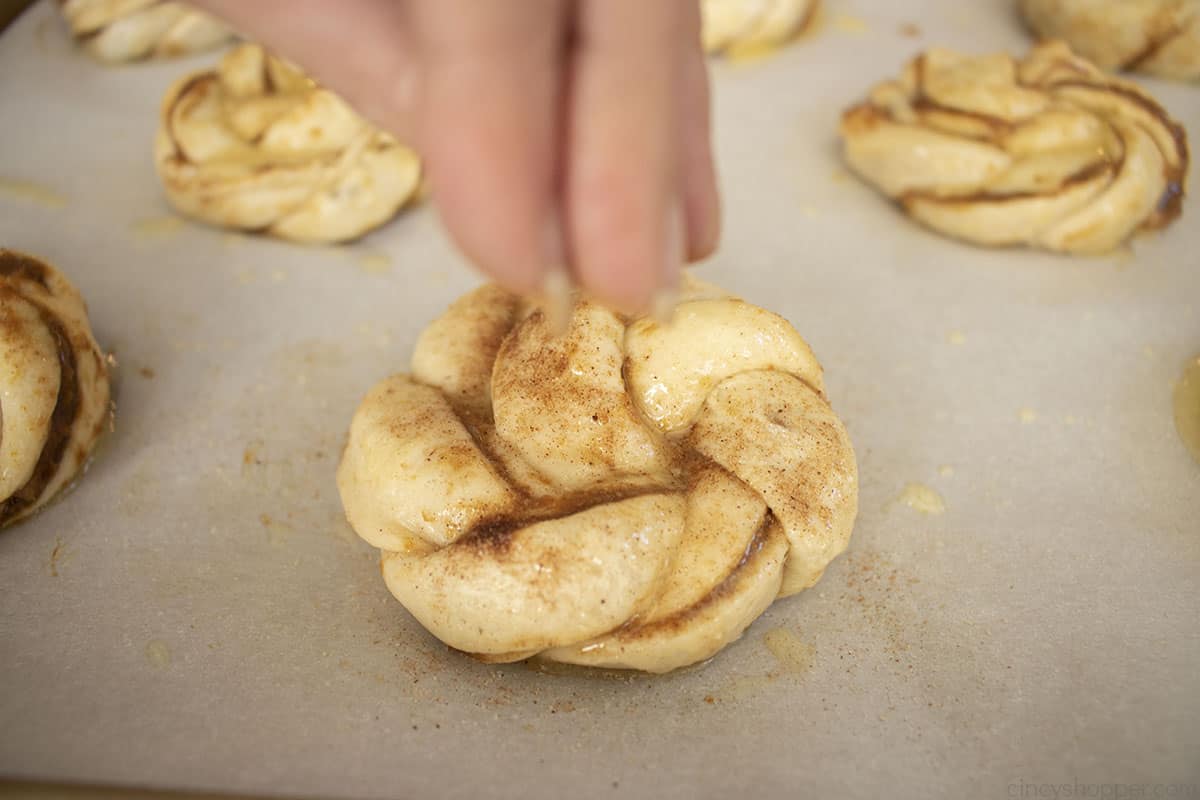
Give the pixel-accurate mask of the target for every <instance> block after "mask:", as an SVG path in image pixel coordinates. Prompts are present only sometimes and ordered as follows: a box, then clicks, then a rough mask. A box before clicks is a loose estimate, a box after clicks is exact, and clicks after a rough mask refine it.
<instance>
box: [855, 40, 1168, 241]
mask: <svg viewBox="0 0 1200 800" xmlns="http://www.w3.org/2000/svg"><path fill="white" fill-rule="evenodd" d="M841 134H842V139H843V142H844V148H845V156H846V160H847V161H848V162H849V164H850V166H851V167H852V168H853V169H854V171H855V172H857V173H858V174H859V175H860V176H862V177H863V178H864V179H866V180H867V181H868V182H869V183H871V184H872V185H874V186H875V187H876V188H877V189H879V190H880V191H882V192H883V193H884V194H886V195H887V196H889V197H891V198H893V199H895V200H896V201H897V202H898V203H899V204H900V205H901V207H902V208H904V210H905V211H907V212H908V214H909V215H911V216H912V217H913V218H914V219H916V220H918V221H920V222H922V223H924V224H925V225H927V226H929V227H930V228H933V229H934V230H936V231H939V232H941V233H944V234H947V235H949V236H954V237H956V238H959V239H965V240H967V241H970V242H974V243H976V244H982V245H1016V244H1026V245H1032V246H1036V247H1043V248H1046V249H1049V250H1055V251H1060V252H1068V253H1085V254H1092V253H1104V252H1106V251H1110V250H1112V249H1114V248H1115V247H1117V246H1118V245H1120V244H1121V243H1123V242H1124V241H1126V240H1127V239H1128V238H1129V237H1130V236H1131V235H1132V234H1133V233H1135V232H1136V231H1139V230H1149V229H1154V228H1161V227H1164V226H1166V225H1167V224H1169V223H1170V222H1171V221H1172V220H1173V219H1175V218H1176V217H1177V216H1179V213H1180V208H1181V204H1182V200H1183V194H1184V178H1185V175H1186V174H1187V167H1188V148H1187V138H1186V135H1185V133H1184V130H1183V127H1182V126H1180V125H1179V123H1177V122H1176V121H1174V120H1173V119H1171V118H1170V117H1169V116H1168V115H1167V113H1166V111H1164V110H1163V108H1162V107H1161V106H1159V105H1158V103H1156V102H1155V101H1154V100H1153V99H1152V98H1151V97H1150V96H1149V95H1147V94H1146V93H1145V92H1143V91H1142V90H1141V89H1139V88H1138V87H1137V86H1135V85H1134V84H1132V83H1129V82H1127V81H1123V80H1120V79H1119V78H1114V77H1111V76H1109V75H1107V74H1105V73H1104V72H1101V71H1100V70H1099V69H1098V68H1097V67H1095V66H1094V65H1092V64H1091V63H1089V62H1087V61H1085V60H1084V59H1082V58H1080V57H1078V56H1076V55H1074V54H1072V53H1071V51H1070V50H1069V49H1068V48H1067V46H1066V45H1065V44H1063V43H1061V42H1053V43H1046V44H1041V45H1038V46H1037V47H1035V48H1034V49H1033V50H1032V51H1031V52H1030V54H1029V56H1028V57H1026V58H1025V59H1024V60H1023V61H1017V60H1015V59H1013V58H1011V57H1009V56H1007V55H1002V54H995V55H987V56H966V55H960V54H958V53H955V52H952V51H950V50H944V49H940V48H935V49H931V50H929V51H927V52H926V53H924V54H922V55H920V56H918V57H917V58H916V59H915V60H914V61H912V62H911V63H910V64H909V65H908V66H907V68H906V69H905V70H904V73H903V75H902V76H901V77H900V79H899V80H896V81H887V82H886V83H882V84H880V85H878V86H876V87H875V88H874V89H873V90H872V91H871V95H870V98H869V99H868V100H867V101H866V102H864V103H861V104H859V105H857V106H854V107H853V108H851V109H850V110H848V111H847V112H846V113H845V114H844V115H843V117H842V124H841Z"/></svg>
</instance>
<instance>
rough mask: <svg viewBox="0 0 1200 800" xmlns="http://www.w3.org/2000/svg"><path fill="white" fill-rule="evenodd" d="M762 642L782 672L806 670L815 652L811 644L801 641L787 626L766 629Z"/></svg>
mask: <svg viewBox="0 0 1200 800" xmlns="http://www.w3.org/2000/svg"><path fill="white" fill-rule="evenodd" d="M763 643H764V644H765V645H766V646H767V649H768V650H770V651H771V655H773V656H775V660H776V661H778V662H779V666H780V667H781V668H782V669H783V671H784V672H793V673H797V672H807V671H808V669H809V668H810V667H812V663H813V655H814V654H815V653H814V650H813V647H812V645H810V644H806V643H805V642H803V641H801V640H800V638H799V637H798V636H796V634H794V633H792V632H791V631H789V630H788V629H787V628H775V629H774V630H770V631H767V633H766V635H765V636H764V637H763Z"/></svg>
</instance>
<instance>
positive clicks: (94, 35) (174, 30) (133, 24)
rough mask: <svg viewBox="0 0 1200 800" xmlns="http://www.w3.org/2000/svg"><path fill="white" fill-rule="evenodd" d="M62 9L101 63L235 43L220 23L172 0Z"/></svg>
mask: <svg viewBox="0 0 1200 800" xmlns="http://www.w3.org/2000/svg"><path fill="white" fill-rule="evenodd" d="M58 5H59V8H60V9H61V10H62V14H63V16H64V17H65V18H66V20H67V23H68V24H69V25H70V26H71V33H72V34H73V35H74V36H75V38H76V39H77V40H78V41H79V42H81V43H82V44H83V45H84V47H86V48H87V50H88V52H90V53H91V54H92V55H94V56H95V57H96V58H98V59H100V60H101V61H108V62H112V63H116V62H122V61H136V60H138V59H142V58H172V57H175V56H182V55H187V54H189V53H199V52H202V51H204V50H211V49H213V48H215V47H219V46H221V45H223V44H225V43H226V42H228V41H230V40H232V39H233V32H232V31H231V30H229V28H227V27H226V26H225V25H223V24H222V23H221V22H219V21H218V20H216V19H214V18H213V17H211V16H209V15H208V14H205V13H204V12H203V11H197V10H196V9H194V8H191V7H190V6H188V5H187V4H185V3H176V2H171V1H170V0H58Z"/></svg>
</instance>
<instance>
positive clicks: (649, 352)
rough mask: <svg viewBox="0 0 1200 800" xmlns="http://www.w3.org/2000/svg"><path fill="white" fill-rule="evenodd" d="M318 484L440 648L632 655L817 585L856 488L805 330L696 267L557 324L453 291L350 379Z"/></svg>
mask: <svg viewBox="0 0 1200 800" xmlns="http://www.w3.org/2000/svg"><path fill="white" fill-rule="evenodd" d="M338 487H339V490H340V492H341V496H342V502H343V504H344V506H345V509H346V515H347V518H348V519H349V521H350V523H351V525H352V526H353V527H354V529H355V530H356V531H357V532H358V534H359V535H360V536H362V537H363V538H364V539H365V540H367V541H368V542H370V543H371V544H373V545H375V546H376V547H379V548H380V550H381V551H382V566H383V575H384V579H385V580H386V582H387V585H388V587H389V589H390V590H391V591H392V593H393V594H394V595H395V596H396V597H397V599H399V600H400V602H401V603H403V604H404V606H405V607H406V608H407V609H408V610H409V611H410V612H411V613H412V614H413V615H414V616H415V617H416V618H417V619H418V620H419V621H420V622H421V623H422V624H423V625H424V626H425V627H426V628H428V629H429V630H430V631H432V632H433V633H434V634H435V635H436V636H437V637H438V638H440V639H442V640H443V641H444V642H446V643H447V644H449V645H451V646H452V647H455V648H458V649H459V650H463V651H466V652H468V653H472V654H474V655H475V656H477V657H479V658H482V659H485V660H491V661H514V660H519V659H523V658H528V657H530V656H534V655H537V656H539V657H540V658H541V659H544V660H549V661H558V662H565V663H572V664H581V665H588V666H599V667H610V668H632V669H640V670H646V671H651V672H666V671H668V670H671V669H675V668H677V667H682V666H685V665H687V664H692V663H695V662H698V661H702V660H704V659H706V658H708V657H709V656H711V655H713V654H714V653H716V652H717V651H718V650H720V649H721V648H722V647H724V646H725V645H726V644H728V643H729V642H731V641H733V640H735V639H737V638H738V637H739V636H740V635H741V633H742V631H744V630H745V628H746V627H747V626H749V625H750V623H751V622H753V620H754V619H756V618H757V617H758V616H759V615H760V614H761V613H762V612H763V611H764V610H765V609H766V608H767V607H768V606H769V605H770V604H771V602H772V601H773V600H774V599H775V598H776V597H780V596H784V595H789V594H793V593H795V592H799V591H801V590H803V589H805V588H807V587H809V586H812V585H813V584H814V583H816V582H817V580H818V579H819V578H820V577H821V574H822V572H823V571H824V569H825V567H826V566H827V565H828V564H829V562H830V561H831V560H832V559H833V558H834V557H836V556H837V555H838V554H839V553H841V552H842V551H843V550H844V549H845V548H846V545H847V542H848V540H849V537H850V532H851V529H852V527H853V523H854V517H855V514H856V512H857V503H858V487H857V468H856V465H855V460H854V453H853V450H852V448H851V444H850V441H849V438H848V437H847V434H846V430H845V428H844V427H843V426H842V423H841V421H840V420H839V419H838V417H837V416H836V415H835V414H834V412H833V411H832V409H830V407H829V404H828V403H827V402H826V400H825V396H824V394H823V389H822V376H821V367H820V365H819V364H818V363H817V361H816V359H815V358H814V356H813V354H812V351H811V350H810V349H809V348H808V345H807V344H805V342H804V340H803V339H801V338H800V336H799V334H797V333H796V331H795V330H794V329H793V328H792V327H791V325H790V324H788V322H787V321H786V320H784V319H783V318H782V317H779V316H778V315H776V314H772V313H770V312H768V311H764V310H763V309H761V308H758V307H756V306H753V305H750V304H748V303H746V302H744V301H742V300H739V299H736V298H733V297H730V296H728V295H726V294H725V293H724V292H721V291H720V290H717V289H714V288H712V287H708V286H705V285H702V284H699V283H689V284H688V286H687V290H686V291H685V294H684V299H683V302H682V303H681V304H680V306H679V307H678V309H677V311H676V313H675V318H674V320H673V322H672V323H671V325H669V326H662V325H660V324H658V323H656V322H652V321H650V320H646V319H641V320H636V321H630V320H626V319H624V318H622V317H620V316H618V315H616V314H615V313H613V312H611V311H609V310H607V309H606V308H603V307H601V306H598V305H595V304H593V303H591V302H588V301H586V300H583V301H580V302H578V303H577V305H576V307H575V310H574V314H573V316H572V318H571V321H570V323H569V326H568V329H567V331H566V333H565V334H564V335H562V336H556V335H555V332H554V330H553V329H552V327H551V325H550V323H549V322H548V321H547V319H546V316H545V315H544V313H543V312H541V311H534V310H532V309H530V308H528V307H526V306H525V305H524V304H523V303H522V301H520V300H518V299H517V298H516V297H514V296H512V295H509V294H507V293H506V292H504V291H502V290H501V289H498V288H496V287H492V286H489V287H484V288H481V289H478V290H476V291H474V292H471V293H470V294H468V295H466V296H464V297H463V298H461V299H460V300H458V301H457V302H456V303H455V304H454V305H452V306H451V307H450V309H449V310H448V311H447V312H446V313H445V314H444V315H443V316H441V317H440V318H439V319H437V320H436V321H434V322H433V323H432V324H431V325H430V326H429V327H428V328H427V329H426V330H425V331H424V333H423V334H422V335H421V337H420V340H419V341H418V342H417V346H416V349H415V352H414V355H413V363H412V373H411V374H408V375H396V376H393V377H391V378H388V379H387V380H385V381H383V382H382V383H380V384H379V385H378V386H376V387H375V388H374V389H373V390H372V391H371V392H370V393H369V394H368V395H367V397H366V399H365V400H364V401H363V403H362V405H361V406H360V407H359V409H358V412H357V413H356V414H355V417H354V420H353V423H352V425H351V429H350V438H349V443H348V444H347V447H346V451H345V453H344V456H343V459H342V463H341V466H340V468H339V471H338Z"/></svg>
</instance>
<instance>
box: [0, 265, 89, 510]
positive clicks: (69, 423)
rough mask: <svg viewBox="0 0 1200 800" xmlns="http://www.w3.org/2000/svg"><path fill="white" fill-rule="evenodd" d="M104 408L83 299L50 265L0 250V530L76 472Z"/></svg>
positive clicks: (44, 500)
mask: <svg viewBox="0 0 1200 800" xmlns="http://www.w3.org/2000/svg"><path fill="white" fill-rule="evenodd" d="M109 413H110V409H109V393H108V366H107V364H106V363H105V360H104V356H103V354H102V353H101V352H100V348H99V346H97V344H96V341H95V339H93V338H92V331H91V328H90V327H89V325H88V319H87V307H86V306H85V305H84V302H83V298H82V297H80V296H79V292H78V291H77V290H76V289H75V287H74V286H72V285H71V284H70V282H68V281H67V279H66V278H64V277H63V276H62V275H61V274H60V273H59V272H58V271H57V270H56V269H54V268H53V267H51V266H50V265H49V264H44V263H42V262H41V261H38V260H37V259H35V258H33V257H31V256H27V255H23V254H21V253H16V252H13V251H12V250H4V249H0V528H3V527H5V526H7V525H10V524H12V523H14V522H16V521H18V520H20V519H23V518H24V517H27V516H29V515H30V514H32V513H33V512H34V511H36V510H37V509H38V508H40V507H41V506H43V505H45V504H46V503H47V502H49V500H50V499H51V498H52V497H53V496H54V495H55V494H57V493H58V492H59V491H60V490H61V489H62V488H63V487H64V486H66V485H67V484H68V483H69V482H70V481H71V480H72V479H73V478H74V477H75V476H76V475H77V474H78V473H79V470H80V469H81V468H82V467H83V465H84V463H85V462H86V461H87V458H88V455H89V454H90V453H91V450H92V446H93V445H94V444H95V443H96V440H97V439H99V438H100V435H101V434H102V433H103V432H104V427H105V423H106V422H107V420H108V419H109Z"/></svg>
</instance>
